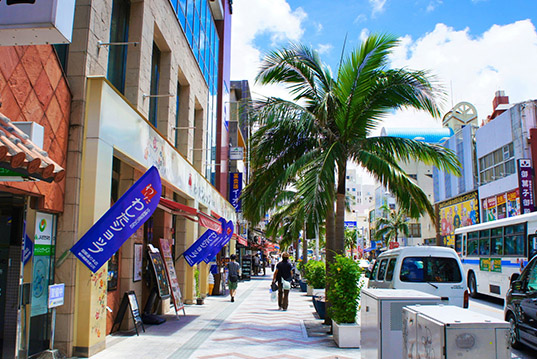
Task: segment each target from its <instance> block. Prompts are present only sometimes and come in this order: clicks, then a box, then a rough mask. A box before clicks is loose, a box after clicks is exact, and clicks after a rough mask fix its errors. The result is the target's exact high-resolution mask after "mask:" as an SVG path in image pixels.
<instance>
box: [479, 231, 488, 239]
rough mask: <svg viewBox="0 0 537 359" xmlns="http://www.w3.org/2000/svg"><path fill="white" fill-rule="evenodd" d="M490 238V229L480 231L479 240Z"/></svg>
mask: <svg viewBox="0 0 537 359" xmlns="http://www.w3.org/2000/svg"><path fill="white" fill-rule="evenodd" d="M488 237H490V229H485V230H483V231H479V238H488Z"/></svg>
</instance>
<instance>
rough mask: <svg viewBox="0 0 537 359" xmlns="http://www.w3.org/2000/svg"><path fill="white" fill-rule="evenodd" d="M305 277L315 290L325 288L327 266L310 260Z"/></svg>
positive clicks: (306, 266) (305, 270)
mask: <svg viewBox="0 0 537 359" xmlns="http://www.w3.org/2000/svg"><path fill="white" fill-rule="evenodd" d="M304 277H305V278H306V280H307V281H308V284H309V285H311V286H312V287H313V288H324V286H325V282H326V265H325V264H324V262H321V261H316V260H309V261H308V263H306V265H305V266H304Z"/></svg>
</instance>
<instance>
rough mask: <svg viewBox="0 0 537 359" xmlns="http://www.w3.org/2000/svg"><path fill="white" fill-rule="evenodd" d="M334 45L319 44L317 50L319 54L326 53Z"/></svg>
mask: <svg viewBox="0 0 537 359" xmlns="http://www.w3.org/2000/svg"><path fill="white" fill-rule="evenodd" d="M333 47H334V46H332V44H319V45H317V52H318V53H319V54H321V55H322V54H326V53H327V52H330V50H332V48H333Z"/></svg>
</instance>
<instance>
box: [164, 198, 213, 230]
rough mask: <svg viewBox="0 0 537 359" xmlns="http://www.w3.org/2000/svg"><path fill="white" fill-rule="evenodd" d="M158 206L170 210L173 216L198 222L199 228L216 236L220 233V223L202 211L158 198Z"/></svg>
mask: <svg viewBox="0 0 537 359" xmlns="http://www.w3.org/2000/svg"><path fill="white" fill-rule="evenodd" d="M160 204H161V205H162V206H164V207H166V208H168V209H170V210H171V211H172V213H174V214H178V215H180V216H183V217H186V218H188V219H190V220H191V221H194V222H198V223H199V224H200V226H203V227H205V228H208V229H212V230H213V231H215V232H216V233H218V234H220V233H222V224H221V223H220V221H218V220H217V219H215V218H213V217H211V216H209V215H208V214H206V213H204V212H202V211H199V210H197V209H196V208H193V207H189V206H187V205H185V204H181V203H178V202H175V201H172V200H170V199H167V198H164V197H161V198H160Z"/></svg>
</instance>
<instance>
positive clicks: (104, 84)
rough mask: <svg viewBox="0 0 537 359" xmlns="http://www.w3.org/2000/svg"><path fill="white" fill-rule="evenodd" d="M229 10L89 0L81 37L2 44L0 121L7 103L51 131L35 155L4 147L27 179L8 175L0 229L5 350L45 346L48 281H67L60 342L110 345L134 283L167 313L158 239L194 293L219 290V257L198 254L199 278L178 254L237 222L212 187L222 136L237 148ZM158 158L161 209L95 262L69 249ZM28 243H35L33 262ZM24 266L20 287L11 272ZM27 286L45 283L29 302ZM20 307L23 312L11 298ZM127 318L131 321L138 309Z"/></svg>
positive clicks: (150, 310) (81, 349)
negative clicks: (202, 259)
mask: <svg viewBox="0 0 537 359" xmlns="http://www.w3.org/2000/svg"><path fill="white" fill-rule="evenodd" d="M28 6H30V5H28ZM230 21H231V1H228V0H199V1H194V0H186V1H177V0H171V1H169V0H152V1H129V0H113V1H106V0H91V1H85V2H76V7H75V11H74V27H73V29H72V30H73V31H72V41H71V43H70V45H68V46H66V45H65V46H54V47H53V46H51V45H42V46H10V47H0V55H1V56H0V58H1V59H0V96H2V98H1V100H2V103H3V105H2V108H0V112H1V113H3V116H0V125H2V124H3V123H4V122H5V121H4V120H3V119H4V115H5V118H6V119H10V120H12V121H22V122H34V123H36V124H40V125H41V126H42V127H43V128H44V141H43V143H42V146H36V147H35V149H36V151H37V149H40V148H39V147H42V149H43V150H44V151H45V152H38V153H33V152H32V151H33V150H32V149H30V150H28V149H27V148H29V146H30V145H32V144H31V143H30V144H29V145H28V146H26V142H25V141H27V140H26V139H22V140H19V142H21V141H22V143H23V145H25V146H26V147H24V148H22V147H20V146H19V147H15V148H11V147H9V146H11V145H10V143H9V142H5V146H7V147H6V151H5V153H6V154H5V156H3V157H1V156H0V157H1V158H0V167H4V168H8V169H14V170H17V171H18V172H16V173H19V174H20V173H22V174H23V176H19V178H22V179H23V180H25V181H24V182H12V181H13V179H12V178H9V182H8V181H6V180H8V177H4V181H2V182H0V192H1V195H0V198H1V201H0V202H1V203H2V215H3V216H4V217H2V218H4V219H5V221H3V222H2V225H3V228H5V229H6V230H7V229H8V227H9V230H10V231H11V232H10V233H11V235H10V238H7V237H6V238H4V239H5V240H4V239H2V241H3V242H2V246H1V247H0V249H1V251H2V252H1V258H2V260H1V263H3V264H2V265H4V262H5V263H11V264H12V265H11V266H10V268H14V269H8V268H7V267H6V268H5V270H4V268H2V271H0V273H1V274H2V276H1V278H0V279H1V280H0V284H1V286H2V287H1V289H2V296H0V310H1V311H2V314H4V315H2V316H1V317H2V323H0V324H1V325H0V327H1V329H0V330H2V336H1V341H2V352H3V353H4V356H3V357H14V356H15V354H14V353H15V352H17V353H18V355H19V356H20V357H21V358H23V357H27V356H29V355H32V354H35V353H38V352H40V351H41V350H44V349H47V348H48V340H49V338H48V332H49V331H48V328H49V325H50V319H51V315H50V314H51V312H50V310H49V309H48V308H47V306H46V299H47V294H46V293H45V292H46V289H47V286H48V284H50V283H65V301H64V305H62V306H61V307H58V309H57V317H56V337H55V346H56V347H57V348H59V349H60V350H61V351H62V352H63V353H65V354H66V355H67V356H80V357H89V356H92V355H93V354H95V353H97V352H99V351H101V350H103V349H104V348H105V345H106V344H105V338H106V335H107V334H109V333H110V332H111V330H112V329H113V328H112V327H113V324H114V321H115V319H116V317H117V314H118V310H119V306H120V302H121V300H122V297H123V294H124V293H125V292H133V293H134V294H135V296H136V298H137V300H138V303H139V306H140V312H142V313H146V314H162V313H165V312H167V311H169V308H170V298H168V297H165V296H163V295H162V293H159V294H160V296H161V298H160V300H159V301H160V305H157V304H158V301H155V298H154V297H155V296H154V292H155V291H154V288H155V287H156V283H155V282H156V279H155V277H154V275H152V273H151V271H150V269H149V268H150V266H148V265H147V264H148V263H149V262H150V260H149V257H148V248H151V246H153V247H154V248H157V249H159V248H160V249H161V250H162V248H164V247H166V248H167V247H171V254H172V257H173V262H174V263H175V271H176V273H177V277H178V282H179V288H180V290H181V292H182V300H183V301H184V302H186V303H192V302H193V300H194V299H195V292H199V293H200V295H201V296H202V297H203V296H205V295H207V294H208V292H209V285H208V274H209V266H208V265H207V264H205V263H201V264H199V265H198V268H197V269H199V272H200V276H199V281H198V283H197V284H196V283H195V281H194V268H192V267H190V266H189V265H188V264H187V263H186V261H185V260H183V259H180V256H181V254H182V253H183V252H184V251H185V250H186V249H187V248H188V247H189V246H190V245H191V244H192V243H193V242H194V241H196V239H197V238H198V237H199V236H200V235H201V234H202V233H203V232H204V231H205V230H206V229H207V228H214V227H215V226H219V225H220V222H219V219H221V218H224V219H226V220H228V221H229V220H231V221H233V222H234V223H236V212H235V208H234V207H233V206H232V205H231V204H230V203H229V201H228V197H227V193H225V192H222V188H218V189H217V187H215V185H216V184H217V168H218V167H219V166H222V168H224V170H225V171H227V167H226V166H225V164H227V163H228V160H227V159H224V157H225V156H227V155H228V154H227V152H225V153H224V154H217V148H218V146H224V147H225V146H227V143H226V144H223V143H224V142H225V141H221V140H219V136H223V137H225V136H227V135H224V134H222V132H227V128H228V124H227V122H228V121H229V119H227V118H226V110H225V109H224V107H225V106H227V107H228V108H229V101H228V100H226V97H225V96H226V95H225V94H224V93H225V91H224V90H225V89H226V88H227V89H228V94H229V87H230V85H229V38H230V24H231V23H230ZM0 41H1V40H0ZM0 45H1V42H0ZM226 102H227V104H226ZM227 113H228V114H229V111H227ZM3 121H4V122H3ZM6 121H8V120H6ZM24 126H25V125H21V128H22V127H24ZM30 127H32V126H30ZM223 129H225V130H223ZM2 131H3V130H2V128H0V142H3V137H2V134H3V133H4V132H2ZM10 131H11V130H10ZM13 131H15V130H13ZM5 134H6V137H8V139H9V137H10V136H11V135H10V134H8V133H7V132H5ZM13 136H15V137H16V136H18V132H17V133H15V132H14V135H13ZM21 138H22V137H21ZM28 141H29V140H28ZM15 142H16V141H15ZM15 142H13V143H15ZM17 143H18V142H17ZM17 143H15V146H18V144H17ZM17 148H18V149H17ZM18 150H20V151H24V153H23V155H22V157H21V156H19V155H17V151H18ZM3 151H4V150H3V144H2V143H0V155H1V154H2V153H4V152H3ZM39 156H41V157H43V158H40V157H39ZM47 156H48V157H49V159H47V158H44V157H47ZM34 157H36V158H37V157H39V159H40V161H41V162H39V163H38V162H37V161H34V160H35V159H36V158H34ZM2 160H5V163H6V165H5V166H4V165H2V164H1V162H2ZM18 160H20V161H22V162H20V163H19V162H16V161H18ZM54 161H55V162H54ZM15 164H16V165H15ZM49 164H54V165H53V167H52V168H48V167H49V166H48V165H49ZM36 166H37V167H36ZM153 166H154V167H156V168H157V169H158V171H159V174H160V177H161V181H162V198H161V199H160V204H159V206H158V208H157V209H156V211H155V212H154V214H153V215H152V216H151V218H149V219H148V220H147V221H146V222H145V224H144V225H143V226H142V227H140V228H139V230H138V231H137V232H136V233H135V234H134V235H132V236H131V237H130V238H129V239H128V240H127V241H126V242H125V243H124V244H123V245H122V247H121V248H120V249H119V250H118V252H117V253H115V254H114V255H113V256H112V258H111V259H110V260H109V261H108V263H107V264H105V265H104V266H103V267H102V268H100V269H99V270H98V271H97V272H96V273H92V272H91V271H90V270H89V269H88V268H87V267H86V266H85V265H83V264H82V262H80V261H79V260H78V259H76V258H75V257H74V256H72V255H70V254H69V249H70V248H71V247H72V246H73V245H74V244H75V243H76V242H77V241H78V240H79V239H80V238H81V237H82V236H83V235H84V233H86V231H87V230H88V229H89V228H91V227H92V225H93V224H94V223H95V222H97V221H98V220H99V218H100V217H101V216H102V215H103V214H104V213H105V212H106V211H107V210H108V209H109V208H110V207H111V206H112V205H113V204H114V203H115V202H116V201H117V200H118V199H119V198H120V197H121V195H122V194H124V193H125V192H126V191H127V190H128V189H129V188H130V187H131V186H132V185H133V184H134V183H135V182H136V181H137V180H138V179H139V178H140V177H141V176H142V175H143V174H144V173H145V172H146V171H147V170H148V169H149V168H151V167H153ZM219 172H221V170H219ZM6 173H7V172H6ZM7 174H10V173H7ZM226 176H227V172H226ZM28 179H29V180H28ZM35 179H39V180H41V182H35V181H34V180H35ZM45 182H47V183H45ZM48 182H50V183H48ZM224 191H225V190H224ZM7 218H14V219H15V220H11V222H9V223H8V222H7ZM24 222H26V227H25V228H24V226H23V224H24ZM22 238H24V240H22ZM4 242H5V243H4ZM234 242H235V241H234V240H232V241H231V244H230V247H231V249H229V248H228V249H227V250H225V251H224V252H225V253H227V254H229V252H230V250H231V251H234V246H235V244H234ZM29 246H32V247H33V248H34V250H33V253H32V254H30V255H29V260H28V261H25V262H24V263H22V261H21V253H22V252H24V251H25V249H26V248H27V247H29ZM15 258H18V260H17V261H15V262H14V261H13V259H15ZM8 260H9V261H8ZM18 268H21V272H23V273H24V281H23V282H24V284H23V290H20V288H18V282H17V286H13V285H12V284H10V283H12V282H13V283H15V282H14V280H15V279H14V278H17V280H18V276H16V274H17V273H18ZM6 273H7V275H4V274H6ZM43 273H44V274H43ZM42 274H43V275H42ZM36 279H39V281H38V280H36ZM215 279H216V278H215ZM215 284H216V283H215ZM37 289H41V291H37ZM19 292H20V293H23V294H24V293H34V294H37V293H42V295H41V296H40V297H39V298H31V297H30V298H29V299H28V300H26V299H25V298H27V297H28V296H26V295H22V296H19V295H18V293H19ZM4 293H7V294H9V296H4ZM157 297H158V296H157ZM43 301H45V304H43ZM18 306H21V308H23V310H22V312H18V311H17V310H9V308H17V307H18ZM17 318H18V319H17ZM119 327H120V328H122V329H129V328H131V327H132V320H130V318H128V315H127V316H126V318H125V319H124V320H123V322H122V323H119ZM117 329H118V327H117V326H116V330H117ZM10 338H14V339H13V340H11V339H10ZM17 338H19V339H21V338H22V339H21V340H18V343H19V344H17ZM11 353H13V355H11Z"/></svg>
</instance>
